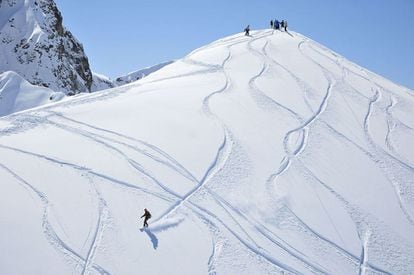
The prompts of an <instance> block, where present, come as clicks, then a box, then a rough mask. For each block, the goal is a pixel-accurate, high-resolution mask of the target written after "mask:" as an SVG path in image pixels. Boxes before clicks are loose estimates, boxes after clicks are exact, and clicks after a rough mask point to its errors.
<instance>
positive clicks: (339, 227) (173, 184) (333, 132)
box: [0, 30, 414, 274]
mask: <svg viewBox="0 0 414 275" xmlns="http://www.w3.org/2000/svg"><path fill="white" fill-rule="evenodd" d="M251 34H252V36H251V37H246V36H244V35H242V34H236V35H233V36H230V37H226V38H223V39H220V40H217V41H215V42H213V43H211V44H209V45H206V46H205V47H202V48H200V49H197V50H195V51H193V52H192V53H190V54H189V55H188V56H186V57H184V58H182V59H180V60H178V61H176V62H174V63H172V64H170V65H168V66H165V67H164V68H162V69H160V70H159V71H157V72H155V73H153V74H151V75H149V76H147V77H145V78H143V79H141V80H139V81H137V82H133V83H131V84H128V85H125V86H122V87H117V88H114V89H110V90H105V91H100V92H96V93H93V94H88V95H77V96H75V97H73V98H72V99H70V100H65V101H61V102H58V103H54V104H51V105H47V106H44V107H41V108H37V109H32V110H28V111H25V112H21V113H18V114H13V115H10V116H6V117H3V118H0V133H1V134H0V178H1V182H0V188H1V194H2V199H1V200H0V224H1V226H0V247H2V250H1V252H0V273H2V274H137V273H139V274H279V273H280V274H412V273H414V257H413V255H414V138H413V137H414V111H413V110H414V94H413V91H411V90H409V89H407V88H404V87H401V86H398V85H396V84H393V83H392V82H390V81H388V80H386V79H384V78H382V77H380V76H378V75H376V74H374V73H372V72H369V71H367V70H366V69H364V68H361V67H359V66H358V65H356V64H354V63H352V62H350V61H348V60H346V59H345V58H344V57H342V56H340V55H338V54H336V53H334V52H332V51H330V50H329V49H327V48H325V47H323V46H321V45H319V44H317V43H316V42H314V41H312V40H310V39H308V38H306V37H304V36H302V35H300V34H297V33H293V32H292V33H290V34H288V33H284V32H279V31H276V32H273V31H271V30H261V31H254V32H251ZM144 207H146V208H148V209H149V210H150V211H151V213H152V219H150V220H149V224H150V226H149V228H148V230H145V231H143V232H141V231H140V230H139V229H140V228H141V226H142V220H140V219H139V217H140V216H141V215H142V214H143V208H144Z"/></svg>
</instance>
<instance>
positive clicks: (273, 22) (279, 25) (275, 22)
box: [270, 19, 288, 32]
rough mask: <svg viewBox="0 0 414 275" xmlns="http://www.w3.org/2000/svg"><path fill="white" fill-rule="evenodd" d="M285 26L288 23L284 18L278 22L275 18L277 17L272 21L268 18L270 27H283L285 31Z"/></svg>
mask: <svg viewBox="0 0 414 275" xmlns="http://www.w3.org/2000/svg"><path fill="white" fill-rule="evenodd" d="M287 26H288V24H287V21H286V20H282V22H279V20H277V19H275V20H274V21H273V20H270V28H271V29H274V30H281V29H284V30H285V32H287Z"/></svg>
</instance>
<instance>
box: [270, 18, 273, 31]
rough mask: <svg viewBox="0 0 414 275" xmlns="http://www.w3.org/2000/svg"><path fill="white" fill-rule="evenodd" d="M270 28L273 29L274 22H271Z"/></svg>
mask: <svg viewBox="0 0 414 275" xmlns="http://www.w3.org/2000/svg"><path fill="white" fill-rule="evenodd" d="M270 28H271V29H273V20H270Z"/></svg>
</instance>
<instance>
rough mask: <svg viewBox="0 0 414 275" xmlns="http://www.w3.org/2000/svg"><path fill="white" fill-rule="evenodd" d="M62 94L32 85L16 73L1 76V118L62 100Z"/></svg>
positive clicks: (63, 95) (6, 73)
mask: <svg viewBox="0 0 414 275" xmlns="http://www.w3.org/2000/svg"><path fill="white" fill-rule="evenodd" d="M64 97H65V94H64V93H62V92H54V91H52V90H51V89H49V88H45V87H39V86H35V85H32V84H30V83H29V82H27V81H26V80H25V79H24V78H22V77H21V76H20V75H18V74H16V73H15V72H5V73H2V74H0V116H5V115H8V114H11V113H15V112H18V111H22V110H26V109H29V108H33V107H37V106H40V105H44V104H47V103H51V102H55V101H58V100H61V99H62V98H64Z"/></svg>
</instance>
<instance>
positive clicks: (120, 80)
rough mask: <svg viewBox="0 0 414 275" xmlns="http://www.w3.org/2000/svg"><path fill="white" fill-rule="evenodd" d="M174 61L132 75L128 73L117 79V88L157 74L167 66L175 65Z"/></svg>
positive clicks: (115, 82)
mask: <svg viewBox="0 0 414 275" xmlns="http://www.w3.org/2000/svg"><path fill="white" fill-rule="evenodd" d="M173 62H174V61H167V62H162V63H160V64H157V65H154V66H150V67H147V68H144V69H141V70H137V71H134V72H131V73H128V74H126V75H124V76H120V77H117V78H116V79H115V81H114V84H115V85H116V86H122V85H125V84H129V83H131V82H134V81H137V80H139V79H142V78H144V77H146V76H148V75H150V74H152V73H155V72H156V71H158V70H160V69H162V68H164V67H165V66H167V65H169V64H171V63H173Z"/></svg>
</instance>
